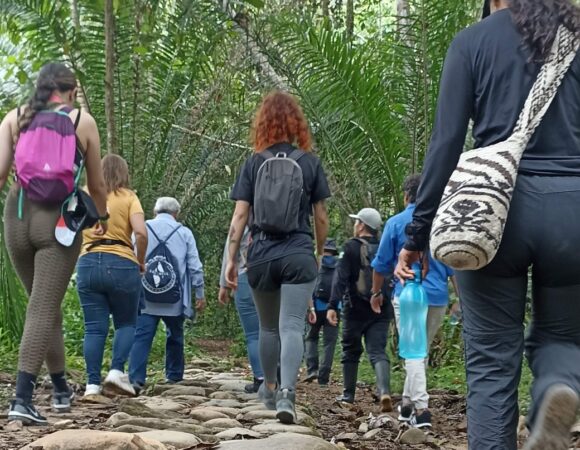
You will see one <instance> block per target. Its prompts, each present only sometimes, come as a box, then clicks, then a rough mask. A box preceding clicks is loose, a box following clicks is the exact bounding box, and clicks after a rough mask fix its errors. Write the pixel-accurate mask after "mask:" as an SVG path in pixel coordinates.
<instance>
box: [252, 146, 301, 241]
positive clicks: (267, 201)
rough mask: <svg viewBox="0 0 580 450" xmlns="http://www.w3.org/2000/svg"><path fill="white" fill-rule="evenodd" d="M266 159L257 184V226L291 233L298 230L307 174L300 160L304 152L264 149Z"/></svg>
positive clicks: (255, 213)
mask: <svg viewBox="0 0 580 450" xmlns="http://www.w3.org/2000/svg"><path fill="white" fill-rule="evenodd" d="M261 155H262V156H263V157H264V158H265V159H266V160H265V161H264V162H263V163H262V165H261V166H260V168H259V169H258V174H257V176H256V184H255V186H254V205H253V210H254V226H256V227H257V228H258V229H259V230H260V231H263V232H264V233H267V234H274V235H288V234H291V233H293V232H295V231H297V230H298V227H299V224H300V222H299V220H300V204H301V203H302V191H303V184H304V178H303V175H302V169H301V168H300V166H299V165H298V162H297V161H298V160H299V159H300V158H301V157H302V156H304V152H303V151H301V150H297V149H294V150H292V151H291V152H290V153H289V154H288V153H286V152H277V153H276V155H274V154H273V153H272V152H271V151H269V150H264V151H263V152H262V153H261Z"/></svg>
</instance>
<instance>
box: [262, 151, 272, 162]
mask: <svg viewBox="0 0 580 450" xmlns="http://www.w3.org/2000/svg"><path fill="white" fill-rule="evenodd" d="M260 155H262V156H263V158H264V159H265V160H268V159H272V158H274V153H272V152H271V151H270V150H264V151H263V152H262V153H260Z"/></svg>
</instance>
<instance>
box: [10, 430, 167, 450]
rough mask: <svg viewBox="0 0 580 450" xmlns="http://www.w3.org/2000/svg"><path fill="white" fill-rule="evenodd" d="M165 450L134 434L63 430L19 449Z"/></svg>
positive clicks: (151, 440)
mask: <svg viewBox="0 0 580 450" xmlns="http://www.w3.org/2000/svg"><path fill="white" fill-rule="evenodd" d="M38 449H42V450H167V447H166V446H165V445H164V444H162V443H161V442H159V441H155V440H153V439H148V438H143V437H141V436H138V435H136V434H129V433H115V432H110V431H96V430H64V431H57V432H56V433H52V434H49V435H48V436H44V437H43V438H41V439H38V440H36V441H34V442H33V443H32V444H29V445H27V446H25V447H22V449H21V450H38Z"/></svg>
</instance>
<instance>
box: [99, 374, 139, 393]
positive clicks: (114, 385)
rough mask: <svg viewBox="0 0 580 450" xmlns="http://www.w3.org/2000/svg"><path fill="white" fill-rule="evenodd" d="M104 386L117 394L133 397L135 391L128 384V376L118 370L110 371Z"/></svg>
mask: <svg viewBox="0 0 580 450" xmlns="http://www.w3.org/2000/svg"><path fill="white" fill-rule="evenodd" d="M104 385H105V386H106V387H107V388H108V389H110V390H112V391H114V392H115V393H117V394H120V395H131V396H135V389H134V388H133V386H132V385H131V383H130V382H129V376H128V375H127V374H126V373H123V372H121V371H120V370H117V369H112V370H110V371H109V374H108V375H107V378H105V383H104Z"/></svg>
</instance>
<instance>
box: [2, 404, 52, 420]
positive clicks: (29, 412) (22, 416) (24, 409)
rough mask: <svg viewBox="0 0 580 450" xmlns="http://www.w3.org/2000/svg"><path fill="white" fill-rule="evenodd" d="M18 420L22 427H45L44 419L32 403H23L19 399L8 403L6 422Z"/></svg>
mask: <svg viewBox="0 0 580 450" xmlns="http://www.w3.org/2000/svg"><path fill="white" fill-rule="evenodd" d="M14 420H20V421H21V422H22V423H23V424H24V425H47V424H48V421H47V420H46V417H44V416H42V415H41V414H40V413H39V412H38V410H37V409H36V408H35V407H34V405H33V404H32V403H25V402H23V401H22V400H20V399H14V400H12V401H11V402H10V411H8V422H12V421H14Z"/></svg>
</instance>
